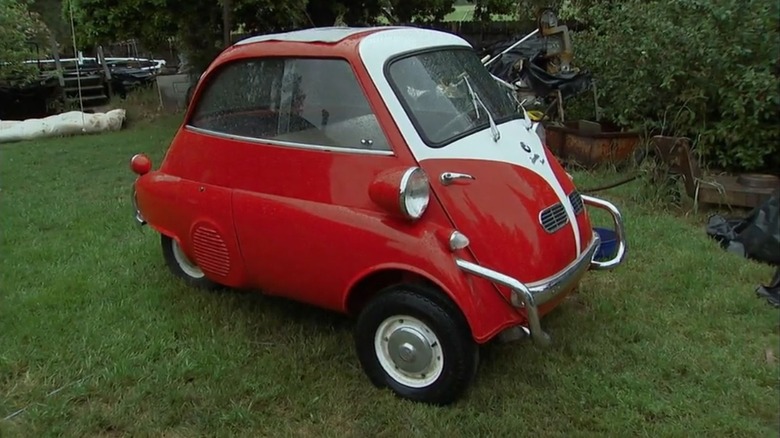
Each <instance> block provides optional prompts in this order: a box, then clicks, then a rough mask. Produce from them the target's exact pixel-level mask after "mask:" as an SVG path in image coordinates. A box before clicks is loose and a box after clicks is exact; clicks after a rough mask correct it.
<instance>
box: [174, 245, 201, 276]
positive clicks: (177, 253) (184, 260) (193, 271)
mask: <svg viewBox="0 0 780 438" xmlns="http://www.w3.org/2000/svg"><path fill="white" fill-rule="evenodd" d="M171 246H172V248H171V249H172V250H173V258H174V259H175V260H176V264H178V265H179V268H180V269H181V270H182V271H183V272H184V273H185V274H187V275H188V276H190V277H192V278H194V279H199V278H203V277H205V276H206V275H205V274H203V271H202V270H201V269H200V268H199V267H198V265H196V264H195V263H193V262H191V261H190V259H189V258H188V257H187V255H186V254H184V251H183V250H182V249H181V246H179V242H177V241H175V240H174V241H173V242H172V245H171Z"/></svg>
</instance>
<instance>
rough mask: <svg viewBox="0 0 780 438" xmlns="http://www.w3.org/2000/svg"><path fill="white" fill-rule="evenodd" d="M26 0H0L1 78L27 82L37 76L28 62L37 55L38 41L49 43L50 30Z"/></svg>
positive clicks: (2, 79)
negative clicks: (31, 10) (29, 7)
mask: <svg viewBox="0 0 780 438" xmlns="http://www.w3.org/2000/svg"><path fill="white" fill-rule="evenodd" d="M28 6H29V4H28V2H27V1H25V0H0V81H5V80H10V81H14V82H16V81H19V82H21V83H26V82H29V81H31V80H32V79H33V78H35V76H36V70H35V66H34V65H33V64H25V63H24V61H27V60H31V59H35V57H36V56H37V54H36V50H35V44H38V45H41V44H47V29H46V26H45V25H44V24H43V22H42V21H41V20H40V18H39V17H38V16H37V15H36V14H34V13H31V12H30V10H29V9H28Z"/></svg>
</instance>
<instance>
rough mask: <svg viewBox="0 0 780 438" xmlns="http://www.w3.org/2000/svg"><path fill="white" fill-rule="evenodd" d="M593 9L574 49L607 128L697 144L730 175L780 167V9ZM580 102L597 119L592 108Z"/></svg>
mask: <svg viewBox="0 0 780 438" xmlns="http://www.w3.org/2000/svg"><path fill="white" fill-rule="evenodd" d="M592 3H593V4H591V5H590V7H589V8H587V10H584V9H580V10H579V11H578V12H579V14H581V15H580V16H578V17H577V18H578V19H580V20H583V21H585V22H586V23H587V24H588V30H587V31H584V32H580V33H578V34H577V35H575V41H574V44H575V51H576V54H577V61H576V62H577V64H578V65H580V66H585V67H586V68H588V69H590V70H591V71H592V72H593V73H594V77H595V78H596V80H597V85H598V86H597V89H598V97H599V106H600V107H601V113H602V115H603V119H606V120H610V121H613V122H616V123H618V124H619V125H621V126H626V127H632V128H635V129H640V130H648V131H649V132H652V133H663V134H665V135H684V136H688V137H690V138H692V139H694V140H698V149H699V152H700V153H701V154H702V155H703V156H704V157H707V158H709V159H711V160H713V161H714V164H717V165H718V166H721V167H724V168H731V169H735V168H737V169H744V170H755V169H766V168H768V167H770V166H773V165H774V166H777V165H780V157H778V155H780V109H779V108H780V89H779V87H780V80H778V70H780V68H779V67H780V56H778V55H779V54H778V50H780V32H779V31H778V17H780V11H779V6H778V2H777V0H720V1H718V2H713V1H709V0H650V1H647V0H624V1H620V2H617V1H615V2H613V1H602V2H592ZM579 103H581V104H583V106H581V107H580V108H579V109H578V110H577V111H576V112H577V113H579V115H582V114H583V110H585V109H587V111H588V113H587V114H588V115H586V117H588V116H591V117H592V114H593V109H592V99H582V100H581V101H580V102H579ZM585 104H589V106H584V105H585ZM572 110H574V108H572ZM569 114H572V111H570V112H569ZM773 160H774V162H773Z"/></svg>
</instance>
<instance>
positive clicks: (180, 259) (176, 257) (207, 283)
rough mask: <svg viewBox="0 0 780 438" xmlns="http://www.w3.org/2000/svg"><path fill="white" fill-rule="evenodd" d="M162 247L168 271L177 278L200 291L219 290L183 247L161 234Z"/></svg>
mask: <svg viewBox="0 0 780 438" xmlns="http://www.w3.org/2000/svg"><path fill="white" fill-rule="evenodd" d="M160 245H161V246H162V253H163V258H165V264H166V265H168V269H170V270H171V272H172V273H173V274H174V275H175V276H177V277H179V278H181V279H183V280H184V281H185V282H186V283H187V284H188V285H190V286H194V287H197V288H200V289H209V290H213V289H217V288H219V285H218V284H217V283H214V282H213V281H211V280H209V279H208V278H206V274H204V273H203V271H202V270H201V269H200V268H199V267H198V265H197V264H195V262H193V261H191V260H190V259H189V258H188V257H187V255H186V254H185V253H184V251H183V250H182V248H181V246H179V242H177V241H176V240H174V239H172V238H170V237H168V236H166V235H164V234H161V235H160Z"/></svg>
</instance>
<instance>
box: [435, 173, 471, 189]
mask: <svg viewBox="0 0 780 438" xmlns="http://www.w3.org/2000/svg"><path fill="white" fill-rule="evenodd" d="M459 179H470V180H475V179H476V178H474V177H473V176H471V175H469V174H467V173H457V172H444V173H442V174H441V177H440V178H439V181H441V183H442V184H444V185H445V186H448V185H450V184H452V183H453V182H455V181H456V180H459Z"/></svg>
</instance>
